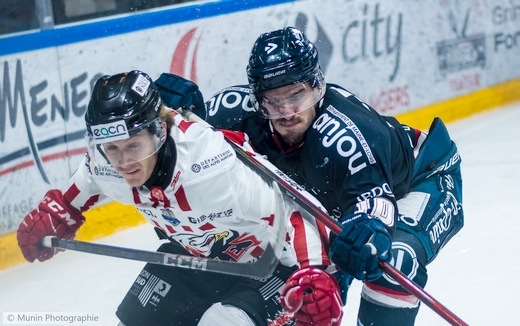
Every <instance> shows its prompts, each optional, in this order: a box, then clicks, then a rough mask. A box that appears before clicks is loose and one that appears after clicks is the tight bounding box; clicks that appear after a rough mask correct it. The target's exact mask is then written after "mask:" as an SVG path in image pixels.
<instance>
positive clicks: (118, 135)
mask: <svg viewBox="0 0 520 326" xmlns="http://www.w3.org/2000/svg"><path fill="white" fill-rule="evenodd" d="M91 129H92V134H93V135H94V142H95V143H96V144H103V143H108V142H111V141H116V140H121V139H127V138H130V135H129V134H128V129H127V128H126V124H125V122H124V121H115V122H111V123H106V124H102V125H97V126H91Z"/></svg>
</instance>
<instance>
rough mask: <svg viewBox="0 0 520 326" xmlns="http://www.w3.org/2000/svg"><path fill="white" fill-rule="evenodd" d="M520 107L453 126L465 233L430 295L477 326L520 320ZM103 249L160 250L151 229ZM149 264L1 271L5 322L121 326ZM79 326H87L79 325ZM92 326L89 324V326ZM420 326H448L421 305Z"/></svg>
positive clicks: (95, 260)
mask: <svg viewBox="0 0 520 326" xmlns="http://www.w3.org/2000/svg"><path fill="white" fill-rule="evenodd" d="M519 124H520V103H517V104H513V105H509V106H505V107H503V108H500V109H496V110H492V111H488V112H485V113H481V114H478V115H474V116H471V117H469V118H466V119H464V120H462V121H458V122H455V123H451V124H449V125H448V128H449V130H450V132H451V134H452V137H453V139H454V140H455V141H456V143H457V144H458V147H459V151H460V153H461V155H462V160H463V163H462V166H463V178H464V187H465V189H464V207H465V227H464V228H463V229H462V231H461V232H460V233H459V234H458V235H457V236H455V237H454V238H453V239H452V240H451V242H450V243H449V244H448V245H447V246H446V247H445V248H444V249H443V251H442V252H441V254H440V255H439V256H438V257H437V259H436V260H435V261H434V262H433V263H432V264H430V266H429V270H428V271H429V282H428V284H427V286H426V288H425V290H426V291H427V292H428V293H429V294H430V295H431V296H432V297H434V298H435V299H436V300H438V301H439V302H441V303H442V304H443V305H444V306H446V307H447V308H448V309H449V310H451V311H452V312H453V313H454V314H456V315H457V316H458V317H460V318H461V319H462V320H464V321H465V322H467V323H468V324H469V325H513V324H517V323H518V321H519V320H520V309H519V308H518V306H517V305H518V304H520V295H519V293H518V291H519V289H520V277H519V275H520V255H518V254H517V253H516V251H515V250H517V249H519V248H520V240H519V239H520V238H519V237H517V236H518V234H519V232H520V209H519V208H520V196H519V195H518V192H517V191H516V189H517V187H518V186H519V185H520V126H519ZM99 242H102V243H107V244H113V245H118V246H128V247H133V248H140V249H146V250H154V249H155V248H156V247H157V246H158V244H159V242H158V241H157V240H155V234H154V233H153V230H152V228H151V226H149V225H142V226H138V227H135V228H132V229H129V230H126V231H122V232H120V233H117V234H115V235H112V236H110V237H106V238H104V239H102V240H100V241H99ZM142 266H143V263H140V262H135V261H129V260H124V259H117V258H110V257H102V256H96V255H90V254H85V253H75V252H64V253H60V254H59V255H57V256H56V257H54V258H53V259H51V260H50V261H47V262H44V263H33V264H22V265H19V266H16V267H13V268H10V269H7V270H3V271H0V312H2V313H4V314H3V315H4V318H5V312H27V313H30V312H64V313H72V312H74V313H76V312H81V313H87V314H94V315H97V316H99V318H100V319H99V322H97V323H92V324H91V325H103V326H104V325H114V326H115V325H116V324H117V318H116V317H115V314H114V311H115V310H116V308H117V306H118V304H119V302H120V300H121V299H122V297H123V296H124V294H125V293H126V291H127V290H128V289H129V287H130V285H131V284H132V282H133V281H134V279H135V277H136V275H137V274H138V272H139V271H140V270H141V267H142ZM360 288H361V283H360V282H358V281H355V282H354V284H353V286H352V287H351V289H350V291H349V300H348V302H347V305H346V307H345V308H344V311H345V317H344V319H343V323H342V325H350V326H354V325H355V318H356V314H357V308H358V301H359V293H360ZM73 325H81V324H79V323H75V324H73ZM83 325H85V324H83ZM416 325H448V323H447V322H446V321H445V320H444V319H442V318H441V317H440V316H439V315H437V314H436V313H435V312H433V311H432V310H431V309H430V308H428V307H427V306H426V305H423V306H422V308H421V311H420V312H419V315H418V317H417V322H416Z"/></svg>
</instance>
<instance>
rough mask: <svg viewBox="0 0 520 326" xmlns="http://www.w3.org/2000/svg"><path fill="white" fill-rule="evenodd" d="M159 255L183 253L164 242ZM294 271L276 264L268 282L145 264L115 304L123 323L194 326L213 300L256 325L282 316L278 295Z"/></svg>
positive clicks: (175, 246) (185, 253) (172, 244)
mask: <svg viewBox="0 0 520 326" xmlns="http://www.w3.org/2000/svg"><path fill="white" fill-rule="evenodd" d="M158 251H161V252H169V253H174V254H183V255H187V254H188V253H187V252H186V251H185V250H184V248H182V247H181V246H180V245H177V244H174V243H165V244H163V245H162V246H160V247H159V249H158ZM293 270H294V268H289V267H286V266H282V265H278V267H277V269H276V271H275V272H274V273H273V276H271V277H270V278H268V279H252V278H248V277H241V276H232V275H224V274H218V273H213V272H205V271H194V270H190V269H184V268H175V267H169V266H162V265H156V264H146V266H145V267H144V268H143V270H142V271H141V273H140V274H139V276H137V279H136V280H135V282H134V283H133V284H132V286H131V288H130V290H129V291H128V293H127V294H126V296H125V298H124V299H123V301H122V302H121V304H120V305H119V307H118V309H117V312H116V315H117V317H118V318H119V319H120V320H121V321H122V322H123V323H124V324H125V325H126V326H133V325H157V326H158V325H197V323H198V321H199V320H200V318H201V317H202V315H203V314H204V312H205V311H206V310H207V309H208V308H209V307H211V305H212V304H214V303H216V302H222V304H230V305H233V306H236V307H238V308H241V309H242V310H244V311H245V312H246V313H247V314H248V315H249V316H250V317H251V319H252V320H253V321H254V322H255V323H256V325H258V326H260V325H267V323H268V321H270V320H273V319H275V318H276V317H278V316H279V315H281V314H283V313H284V311H283V308H282V307H281V306H280V302H279V292H280V290H281V287H282V286H283V285H284V284H285V280H287V278H288V277H289V276H290V274H291V273H292V271H293Z"/></svg>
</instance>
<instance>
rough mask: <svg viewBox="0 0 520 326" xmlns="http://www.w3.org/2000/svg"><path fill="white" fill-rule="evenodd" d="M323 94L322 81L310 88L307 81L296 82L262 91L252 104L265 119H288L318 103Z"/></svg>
mask: <svg viewBox="0 0 520 326" xmlns="http://www.w3.org/2000/svg"><path fill="white" fill-rule="evenodd" d="M324 93H325V87H324V83H323V81H322V80H321V81H318V83H317V85H316V86H315V87H311V85H310V83H309V81H302V82H296V83H294V84H290V85H287V86H283V87H280V88H275V89H271V90H268V91H264V92H262V93H261V94H260V96H259V98H257V97H256V96H252V97H251V98H252V99H253V103H254V105H255V107H256V108H257V109H258V111H259V112H260V113H261V115H262V116H263V117H264V118H266V119H274V120H276V119H284V118H290V117H292V116H293V115H295V114H298V113H301V112H303V111H305V110H307V109H309V108H311V107H313V106H314V105H315V104H316V103H318V102H319V101H320V100H321V99H322V97H323V95H324Z"/></svg>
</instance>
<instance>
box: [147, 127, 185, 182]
mask: <svg viewBox="0 0 520 326" xmlns="http://www.w3.org/2000/svg"><path fill="white" fill-rule="evenodd" d="M176 152H177V151H176V147H175V141H174V140H173V138H171V137H167V138H166V141H165V142H164V144H163V145H162V146H161V148H160V149H159V151H157V162H156V163H155V167H154V169H153V171H152V175H151V176H150V178H148V180H146V182H145V183H144V185H145V186H146V187H147V188H149V189H151V188H152V187H153V186H160V187H161V188H162V189H163V190H164V189H166V188H167V187H168V185H169V184H170V181H171V178H172V175H173V169H174V168H175V164H176V160H177V156H176V154H175V153H176Z"/></svg>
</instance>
